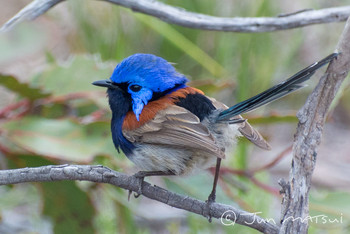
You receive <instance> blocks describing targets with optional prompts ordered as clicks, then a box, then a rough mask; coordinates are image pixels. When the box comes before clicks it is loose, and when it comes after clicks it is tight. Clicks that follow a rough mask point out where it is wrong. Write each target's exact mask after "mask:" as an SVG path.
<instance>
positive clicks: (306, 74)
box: [217, 53, 338, 122]
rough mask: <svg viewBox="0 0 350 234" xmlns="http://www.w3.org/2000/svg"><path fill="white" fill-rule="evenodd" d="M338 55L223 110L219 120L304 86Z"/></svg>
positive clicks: (331, 56)
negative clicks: (318, 70) (316, 72)
mask: <svg viewBox="0 0 350 234" xmlns="http://www.w3.org/2000/svg"><path fill="white" fill-rule="evenodd" d="M337 55H338V53H333V54H330V55H328V56H327V57H326V58H324V59H322V60H321V61H319V62H316V63H314V64H312V65H310V66H308V67H307V68H305V69H303V70H301V71H299V72H298V73H296V74H295V75H293V76H292V77H290V78H288V79H287V80H285V81H284V82H282V83H279V84H278V85H275V86H273V87H271V88H269V89H268V90H266V91H264V92H262V93H260V94H258V95H256V96H254V97H252V98H249V99H247V100H245V101H242V102H240V103H237V104H236V105H234V106H232V107H230V108H229V109H227V110H224V111H222V112H221V113H220V114H219V116H218V118H217V121H218V122H219V121H229V119H230V118H232V117H234V116H237V115H240V114H243V113H246V112H249V111H252V110H255V109H257V108H258V107H261V106H263V105H266V104H268V103H270V102H272V101H274V100H277V99H279V98H281V97H284V96H286V95H287V94H289V93H292V92H294V91H296V90H298V89H300V88H302V87H304V86H305V85H303V84H302V83H303V82H304V81H306V80H308V79H309V78H310V77H311V76H312V75H313V74H314V73H315V71H316V70H317V69H319V68H320V67H322V66H324V65H326V64H327V63H329V62H330V61H332V59H333V58H335V57H336V56H337Z"/></svg>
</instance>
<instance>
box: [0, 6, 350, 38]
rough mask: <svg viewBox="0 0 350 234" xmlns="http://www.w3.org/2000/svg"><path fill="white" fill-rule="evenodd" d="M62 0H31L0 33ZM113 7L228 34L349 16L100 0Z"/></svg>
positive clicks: (341, 11) (349, 10)
mask: <svg viewBox="0 0 350 234" xmlns="http://www.w3.org/2000/svg"><path fill="white" fill-rule="evenodd" d="M62 1H63V0H35V1H33V2H32V3H30V4H29V5H27V6H26V7H25V8H23V9H22V10H21V11H20V12H18V13H17V14H16V15H15V16H14V17H13V18H12V19H10V20H9V21H8V22H7V23H5V24H4V25H3V26H2V28H1V29H0V31H5V30H8V29H10V28H11V27H13V26H14V25H15V24H17V23H18V22H20V21H23V20H32V19H34V18H36V17H38V16H40V15H42V14H44V13H45V12H46V11H48V10H49V9H50V8H51V7H53V6H54V5H56V4H57V3H59V2H62ZM102 1H107V2H111V3H113V4H117V5H120V6H123V7H126V8H130V9H131V10H133V11H136V12H141V13H144V14H146V15H151V16H154V17H157V18H159V19H160V20H163V21H165V22H168V23H172V24H177V25H181V26H184V27H188V28H196V29H202V30H214V31H230V32H249V33H258V32H271V31H277V30H286V29H292V28H298V27H304V26H307V25H312V24H323V23H331V22H340V21H345V20H346V19H347V18H348V17H349V15H350V6H344V7H334V8H327V9H321V10H307V11H305V10H302V11H299V12H295V13H292V14H281V15H280V17H233V18H228V17H215V16H209V15H204V14H198V13H194V12H189V11H186V10H184V9H182V8H178V7H173V6H169V5H166V4H164V3H162V2H158V1H155V0H152V1H151V0H102Z"/></svg>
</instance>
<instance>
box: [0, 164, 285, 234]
mask: <svg viewBox="0 0 350 234" xmlns="http://www.w3.org/2000/svg"><path fill="white" fill-rule="evenodd" d="M61 180H85V181H91V182H97V183H107V184H112V185H115V186H118V187H120V188H123V189H126V190H132V191H134V192H137V191H138V186H139V182H138V180H137V179H136V178H135V177H133V176H127V175H125V174H122V173H119V172H116V171H113V170H111V169H109V168H107V167H103V166H89V165H58V166H43V167H35V168H21V169H13V170H0V185H6V184H17V183H24V182H51V181H61ZM142 195H143V196H145V197H148V198H150V199H153V200H156V201H159V202H162V203H164V204H167V205H169V206H172V207H176V208H179V209H183V210H187V211H189V212H192V213H195V214H199V215H203V216H204V217H207V214H208V209H207V204H206V203H205V202H203V201H200V200H197V199H195V198H191V197H188V196H183V195H179V194H176V193H173V192H170V191H167V190H165V189H163V188H161V187H158V186H152V185H150V184H149V183H147V182H143V184H142ZM210 209H211V214H212V217H213V218H217V219H219V218H220V219H221V222H222V223H223V224H224V225H233V224H234V223H238V224H241V225H245V226H249V227H251V228H254V229H256V230H258V231H260V232H263V233H277V232H278V227H277V226H275V225H274V224H272V223H269V222H267V221H265V220H264V219H262V218H261V217H259V216H257V215H256V214H252V213H248V212H246V211H242V210H239V209H237V208H234V207H232V206H228V205H224V204H219V203H214V204H212V205H211V207H210ZM229 220H231V221H229Z"/></svg>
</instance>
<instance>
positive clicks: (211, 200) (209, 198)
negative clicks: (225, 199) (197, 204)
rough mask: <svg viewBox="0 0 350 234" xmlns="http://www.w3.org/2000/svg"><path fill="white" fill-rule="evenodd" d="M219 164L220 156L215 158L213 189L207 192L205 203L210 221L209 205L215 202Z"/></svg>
mask: <svg viewBox="0 0 350 234" xmlns="http://www.w3.org/2000/svg"><path fill="white" fill-rule="evenodd" d="M220 165H221V158H217V159H216V167H215V176H214V183H213V189H212V190H211V193H210V194H209V197H208V200H207V201H206V203H207V208H208V220H209V222H211V209H210V206H211V204H213V203H214V202H215V199H216V186H217V184H218V180H219V173H220Z"/></svg>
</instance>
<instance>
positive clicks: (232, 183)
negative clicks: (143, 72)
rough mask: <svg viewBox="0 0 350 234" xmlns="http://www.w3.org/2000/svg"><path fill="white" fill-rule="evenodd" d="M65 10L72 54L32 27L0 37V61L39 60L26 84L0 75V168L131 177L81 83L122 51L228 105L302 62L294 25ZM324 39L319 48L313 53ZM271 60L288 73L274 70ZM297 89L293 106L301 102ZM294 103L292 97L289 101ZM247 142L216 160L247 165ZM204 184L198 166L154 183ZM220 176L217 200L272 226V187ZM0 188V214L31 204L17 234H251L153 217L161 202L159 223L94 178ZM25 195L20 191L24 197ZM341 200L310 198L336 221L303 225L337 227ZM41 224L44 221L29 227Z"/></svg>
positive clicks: (94, 98) (92, 90) (91, 91)
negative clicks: (250, 28)
mask: <svg viewBox="0 0 350 234" xmlns="http://www.w3.org/2000/svg"><path fill="white" fill-rule="evenodd" d="M164 2H165V3H168V4H172V5H176V6H179V7H183V8H185V9H187V10H190V11H195V12H200V13H205V14H210V15H220V16H232V15H239V16H273V15H277V14H278V13H280V9H279V7H278V6H279V5H278V4H274V3H273V2H270V1H257V2H254V4H253V3H252V2H251V3H249V4H248V3H247V2H244V1H232V2H230V1H225V3H223V2H220V1H210V0H205V1H203V0H189V1H175V0H167V1H164ZM66 7H67V8H68V9H69V17H71V21H70V23H71V24H72V25H70V27H73V29H71V30H70V31H68V33H67V35H66V40H67V42H68V44H69V49H70V50H71V52H70V57H69V59H67V60H66V61H65V62H64V63H62V62H59V61H56V58H55V55H54V54H52V53H51V51H50V48H47V47H45V48H44V51H40V50H39V49H38V48H40V46H41V44H43V43H44V41H45V40H48V39H47V38H48V35H47V34H48V32H45V31H43V30H40V28H39V27H34V26H33V25H28V24H27V25H21V26H19V27H17V28H16V29H14V31H13V32H10V33H8V34H4V35H1V37H0V49H1V51H2V53H0V61H5V60H8V61H11V60H13V59H14V58H16V56H14V54H17V53H22V54H33V53H41V54H45V57H46V60H47V61H46V63H45V66H44V67H43V68H42V69H41V70H39V71H38V72H33V73H30V74H31V75H30V77H29V78H28V79H27V80H26V81H25V82H24V81H23V80H21V79H19V78H18V77H15V76H9V75H1V76H0V86H2V87H4V88H6V89H7V90H9V91H11V92H12V93H13V94H14V95H16V98H15V101H14V103H9V104H8V105H7V106H6V107H5V108H4V109H3V110H0V119H1V122H0V124H1V125H0V151H1V152H2V154H1V155H0V156H1V158H3V159H1V160H0V165H1V167H2V168H18V167H26V166H40V165H50V164H61V163H77V164H103V165H106V166H108V167H110V168H112V169H115V170H118V171H126V172H130V171H131V170H130V167H131V166H130V165H131V164H130V162H129V161H128V160H127V159H126V158H125V157H124V156H123V155H122V154H119V153H118V152H117V151H116V150H115V149H114V146H113V144H112V140H111V135H110V127H109V121H110V112H109V110H108V104H107V100H106V97H105V93H104V92H103V91H101V90H100V89H96V87H94V86H92V85H91V82H93V81H95V80H98V79H104V78H108V77H109V75H110V74H111V72H112V71H113V68H114V66H115V64H116V63H117V62H116V61H120V60H121V59H123V58H124V57H126V56H129V55H130V54H133V53H153V54H156V55H159V56H162V57H164V58H166V59H167V60H168V61H171V62H177V63H178V64H176V65H175V66H176V68H177V69H178V70H179V71H180V72H182V73H184V74H186V75H187V76H188V77H190V78H191V80H192V85H194V86H196V87H198V88H200V89H202V90H204V91H205V92H206V93H208V94H209V95H211V96H215V97H217V98H218V99H220V100H223V101H225V102H226V103H227V104H228V105H230V104H233V103H235V102H236V100H237V101H241V100H243V99H245V98H248V97H250V96H252V95H254V94H256V93H257V92H259V91H262V90H264V89H265V88H267V87H268V86H269V85H271V83H274V80H275V79H277V80H281V79H283V78H286V77H281V76H280V74H284V75H285V74H286V71H288V72H290V71H295V70H298V69H299V68H300V64H301V63H304V61H298V60H293V58H295V57H297V54H299V53H304V51H303V48H302V47H303V45H302V42H303V41H304V40H305V38H307V36H308V34H307V33H308V32H307V30H304V29H295V30H291V31H289V32H288V33H286V32H275V33H263V34H254V35H252V34H237V33H227V32H210V31H201V30H194V29H188V28H183V27H180V26H176V25H171V24H167V23H164V22H162V21H160V20H158V19H155V18H153V17H150V16H145V15H142V14H139V13H133V12H132V11H131V10H127V9H124V8H121V7H117V6H114V5H111V4H109V3H102V2H92V1H91V2H89V1H82V0H79V1H69V2H67V5H66ZM49 15H50V13H49ZM50 17H51V18H52V19H51V20H53V21H54V22H55V23H56V24H60V23H61V24H63V23H62V22H61V18H60V17H55V15H53V16H52V15H51V16H50ZM63 22H67V21H64V20H63ZM326 39H327V38H326ZM326 39H325V40H326ZM286 40H288V42H289V43H288V46H286V43H285V41H286ZM328 46H329V45H328ZM333 46H334V44H332V45H331V46H329V48H330V49H328V48H325V49H324V51H323V52H322V56H324V55H326V54H328V53H329V52H330V51H331V50H332V48H333ZM276 51H278V52H279V53H278V56H276V54H277V52H276ZM322 56H320V57H322ZM281 67H282V68H286V69H285V70H280V69H281ZM252 84H254V85H252ZM236 87H239V89H236ZM300 96H302V97H300V100H301V98H303V99H302V100H301V101H300V102H301V103H302V102H303V101H304V100H305V98H304V96H303V95H300ZM298 98H299V97H296V96H294V97H293V99H295V100H296V101H298V100H299V99H298ZM287 99H288V98H287ZM339 101H340V102H341V98H340V97H339ZM299 106H300V105H299ZM281 109H282V110H283V107H282V108H281ZM255 113H257V114H256V115H254V117H253V118H251V122H252V123H255V124H264V125H267V124H275V123H281V122H283V123H290V122H292V123H295V121H296V118H295V117H293V116H295V114H290V112H288V113H287V114H280V113H270V114H269V115H264V114H263V113H264V109H261V110H259V111H258V112H255ZM281 113H283V112H281ZM250 145H251V144H250V143H249V142H247V141H241V142H240V143H239V145H238V146H237V150H236V152H235V155H234V157H228V159H227V160H225V166H226V167H230V168H236V169H242V170H244V169H246V168H247V167H248V163H249V154H250V152H251V149H250ZM3 155H5V156H6V157H3ZM255 177H256V179H257V180H259V181H260V182H261V183H265V184H268V183H269V174H268V173H267V172H266V171H264V172H260V173H258V174H256V175H255ZM212 180H213V176H212V175H211V174H209V173H206V172H203V173H201V174H198V175H197V174H196V175H192V176H190V177H187V178H186V179H184V178H164V180H161V182H159V181H158V180H157V183H158V182H159V183H164V186H166V187H167V188H168V189H170V190H171V191H174V192H178V193H182V194H186V195H189V196H194V197H197V198H199V199H202V200H205V199H206V198H207V195H208V194H209V192H210V190H211V184H212ZM223 181H224V182H223V185H222V186H221V187H220V188H219V189H218V196H217V200H218V201H219V202H222V203H226V204H230V205H234V206H240V207H242V208H243V209H245V210H248V211H250V212H261V214H260V215H261V216H262V217H266V218H272V219H274V220H276V222H277V223H278V217H279V206H278V207H277V208H276V207H274V206H272V205H271V204H272V203H273V200H274V199H275V198H274V195H273V193H271V191H270V192H268V191H267V189H265V190H264V189H263V188H262V187H261V186H260V187H259V186H257V185H256V184H254V183H253V182H252V181H251V180H250V179H248V178H246V177H243V176H235V175H228V176H225V178H224V180H223ZM276 187H277V185H276ZM1 189H2V191H0V193H1V194H7V196H5V197H2V199H0V208H1V215H2V216H4V217H2V220H3V221H6V220H7V217H12V218H13V217H14V218H18V217H17V216H13V214H9V212H10V211H11V210H13V209H16V207H18V206H22V207H26V208H28V209H29V210H32V213H33V215H31V214H29V215H28V216H32V217H31V219H30V222H29V224H28V226H27V227H26V228H23V229H12V230H20V231H21V233H33V232H36V233H44V231H43V230H47V229H52V231H51V232H54V233H153V232H155V231H159V233H163V232H168V233H212V232H219V233H231V232H232V231H236V232H237V233H241V232H242V233H257V231H254V230H252V229H250V228H247V227H243V226H239V225H235V226H224V225H222V224H221V223H220V221H218V220H216V221H214V222H213V223H212V224H209V223H208V222H207V220H206V219H204V218H203V217H199V216H196V215H193V214H188V213H182V214H181V215H178V216H176V215H169V214H166V215H164V217H163V214H162V213H161V212H162V211H161V209H160V211H159V212H160V214H158V216H157V218H158V219H160V221H159V220H157V218H152V217H154V215H153V216H152V214H154V213H155V212H158V210H157V209H154V210H153V208H152V209H151V210H146V211H144V210H141V209H142V207H145V206H144V205H145V204H144V200H143V199H142V198H140V199H138V200H136V199H131V201H130V202H128V201H127V194H126V191H123V190H121V189H118V188H114V187H111V186H108V185H103V184H93V183H83V182H55V183H41V184H34V185H14V186H8V187H4V188H1ZM276 189H277V188H276ZM26 193H28V195H30V196H27V197H26V198H25V199H24V198H23V199H22V198H21V196H24V194H26ZM9 194H10V195H9ZM348 195H349V194H348V193H346V192H344V193H341V192H333V193H331V192H329V191H325V192H317V193H316V192H314V193H312V194H311V199H310V200H311V202H312V205H311V214H312V215H317V214H320V213H322V214H325V215H329V217H332V218H337V217H340V216H341V217H342V218H343V220H342V221H343V222H342V223H339V224H337V225H334V226H332V227H328V226H327V227H328V228H329V232H327V230H325V226H326V225H324V224H322V223H317V224H315V225H314V224H312V225H311V229H310V233H320V232H319V231H320V230H322V231H323V233H341V232H346V230H348V225H349V221H348V220H349V219H350V214H349V212H348V210H349V209H348V207H347V206H345V205H344V204H348ZM146 203H148V201H146ZM140 207H141V208H140ZM148 207H149V206H148ZM276 210H277V212H276ZM11 215H12V216H11ZM150 216H151V217H150ZM161 218H162V219H161ZM39 221H42V222H43V223H42V224H41V225H38V224H37V223H38V222H39ZM11 227H12V226H11ZM13 228H18V227H13ZM0 232H2V231H1V225H0ZM47 232H49V233H50V231H47Z"/></svg>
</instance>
